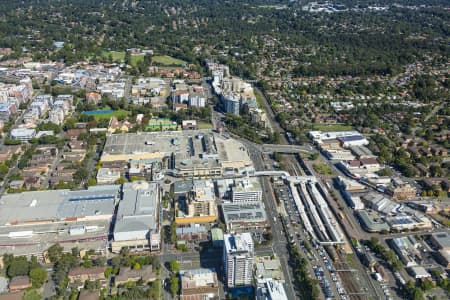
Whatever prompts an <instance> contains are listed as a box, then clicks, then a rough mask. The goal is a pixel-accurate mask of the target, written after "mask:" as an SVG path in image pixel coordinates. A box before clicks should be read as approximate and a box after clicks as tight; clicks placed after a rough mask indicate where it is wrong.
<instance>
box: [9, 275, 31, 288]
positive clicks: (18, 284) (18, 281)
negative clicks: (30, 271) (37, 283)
mask: <svg viewBox="0 0 450 300" xmlns="http://www.w3.org/2000/svg"><path fill="white" fill-rule="evenodd" d="M30 287H31V281H30V278H29V277H28V276H15V277H13V278H11V280H10V281H9V290H10V291H11V292H15V291H20V290H25V289H27V288H30Z"/></svg>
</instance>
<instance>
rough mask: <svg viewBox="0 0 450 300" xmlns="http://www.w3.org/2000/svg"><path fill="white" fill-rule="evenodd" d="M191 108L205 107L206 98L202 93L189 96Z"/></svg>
mask: <svg viewBox="0 0 450 300" xmlns="http://www.w3.org/2000/svg"><path fill="white" fill-rule="evenodd" d="M189 106H196V107H205V106H206V97H205V96H204V95H203V94H200V93H193V94H190V95H189Z"/></svg>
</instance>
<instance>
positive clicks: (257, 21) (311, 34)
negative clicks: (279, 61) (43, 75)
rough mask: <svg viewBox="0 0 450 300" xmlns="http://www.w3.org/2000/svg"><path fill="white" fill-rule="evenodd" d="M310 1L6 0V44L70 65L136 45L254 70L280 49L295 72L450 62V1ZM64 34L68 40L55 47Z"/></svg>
mask: <svg viewBox="0 0 450 300" xmlns="http://www.w3.org/2000/svg"><path fill="white" fill-rule="evenodd" d="M306 2H307V1H299V2H288V1H273V0H257V1H240V0H231V1H216V0H198V1H192V0H187V1H180V0H167V1H166V0H165V1H161V0H150V1H129V0H125V1H113V0H103V1H88V0H77V1H71V0H60V1H55V0H40V1H37V0H24V1H20V2H19V1H1V3H0V40H1V41H2V42H1V44H0V47H10V48H12V49H13V50H14V52H13V53H12V54H11V55H10V56H7V57H3V59H7V58H11V57H12V58H14V57H17V56H19V55H23V52H24V51H25V52H29V53H30V55H32V56H33V58H34V59H36V60H46V59H52V60H64V61H65V62H67V63H73V62H76V61H78V60H80V59H89V60H93V61H95V60H100V59H102V53H103V51H105V50H124V49H126V48H132V47H141V48H144V47H145V48H150V49H153V50H155V51H156V52H160V53H165V54H169V55H173V56H176V57H178V58H181V59H184V60H186V61H188V62H192V63H200V62H202V61H203V60H204V58H208V57H218V56H219V57H222V60H223V62H225V63H228V64H230V66H231V68H232V69H236V70H237V71H239V73H240V74H238V75H242V76H245V77H251V76H252V75H254V73H255V72H254V69H255V63H257V62H259V61H261V59H264V58H265V57H264V56H265V55H267V53H268V52H267V49H268V48H271V47H272V48H274V49H272V51H273V52H275V53H280V54H283V55H284V56H288V57H291V58H292V60H293V61H295V62H296V66H293V68H292V72H293V74H294V75H295V76H315V75H370V74H380V75H384V74H395V73H397V72H399V71H400V69H401V67H402V66H403V65H405V64H407V63H411V62H416V61H421V60H424V59H430V58H432V59H436V60H442V61H448V58H449V57H448V56H449V53H450V49H449V48H450V46H449V36H450V35H449V33H450V26H449V20H450V11H449V10H448V9H447V10H445V9H443V7H445V8H448V7H449V3H448V1H443V0H442V1H439V0H428V1H406V0H402V1H397V2H396V3H395V5H393V3H392V2H391V1H384V0H378V1H349V0H347V1H341V2H339V3H341V4H343V5H346V6H348V7H364V6H369V5H377V4H378V5H388V6H389V8H388V9H387V10H383V11H372V10H368V11H365V10H358V11H353V10H348V11H342V12H339V13H311V12H308V11H304V10H302V6H303V5H304V4H306ZM416 4H417V5H419V4H420V5H421V6H420V8H419V7H412V6H413V5H416ZM403 5H404V6H403ZM406 5H408V7H406ZM54 41H63V42H65V43H64V47H63V48H62V49H55V47H54V45H53V42H54ZM271 41H275V45H273V44H272V43H271Z"/></svg>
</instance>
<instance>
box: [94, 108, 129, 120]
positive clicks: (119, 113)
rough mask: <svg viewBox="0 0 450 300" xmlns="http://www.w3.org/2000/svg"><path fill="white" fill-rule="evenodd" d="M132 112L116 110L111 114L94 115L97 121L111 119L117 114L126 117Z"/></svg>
mask: <svg viewBox="0 0 450 300" xmlns="http://www.w3.org/2000/svg"><path fill="white" fill-rule="evenodd" d="M129 114H130V112H129V111H127V110H116V111H114V112H112V113H109V114H101V115H93V116H94V118H95V120H96V121H99V120H102V119H110V118H111V117H112V116H115V117H116V118H119V117H126V116H128V115H129Z"/></svg>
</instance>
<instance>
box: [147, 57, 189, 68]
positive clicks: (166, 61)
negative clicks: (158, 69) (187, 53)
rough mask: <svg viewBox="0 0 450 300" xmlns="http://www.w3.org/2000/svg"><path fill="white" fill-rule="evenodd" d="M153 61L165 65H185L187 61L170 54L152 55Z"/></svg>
mask: <svg viewBox="0 0 450 300" xmlns="http://www.w3.org/2000/svg"><path fill="white" fill-rule="evenodd" d="M152 62H154V63H156V64H160V65H165V66H184V65H186V62H185V61H183V60H181V59H177V58H174V57H171V56H168V55H157V56H153V57H152Z"/></svg>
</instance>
